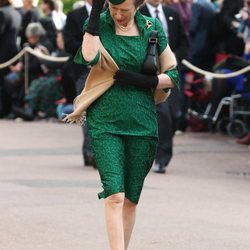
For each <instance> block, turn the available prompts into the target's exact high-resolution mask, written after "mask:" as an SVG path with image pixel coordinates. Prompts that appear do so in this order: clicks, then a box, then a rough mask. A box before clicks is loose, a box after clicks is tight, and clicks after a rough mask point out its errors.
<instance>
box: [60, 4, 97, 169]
mask: <svg viewBox="0 0 250 250" xmlns="http://www.w3.org/2000/svg"><path fill="white" fill-rule="evenodd" d="M91 8H92V0H86V2H85V4H84V6H83V7H80V8H78V9H75V10H72V11H70V12H69V13H68V15H67V19H66V24H65V27H64V31H63V36H64V43H65V50H66V52H68V53H69V54H70V55H71V57H70V59H69V61H68V62H67V64H66V65H65V68H64V73H63V86H64V92H65V95H66V99H67V102H68V103H73V100H74V98H75V97H76V95H79V94H80V93H81V91H82V89H83V86H84V83H85V80H86V78H87V75H88V73H89V68H88V67H87V66H85V65H80V64H75V63H74V62H73V57H74V56H75V54H76V52H77V50H78V49H79V48H80V46H81V45H82V37H83V33H82V28H83V24H84V22H85V20H86V19H87V18H88V17H89V14H90V12H91ZM83 133H84V142H83V146H82V154H83V159H84V164H85V166H94V167H95V161H94V158H93V153H92V150H91V148H90V143H89V136H88V131H87V127H86V126H83Z"/></svg>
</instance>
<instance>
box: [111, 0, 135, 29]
mask: <svg viewBox="0 0 250 250" xmlns="http://www.w3.org/2000/svg"><path fill="white" fill-rule="evenodd" d="M109 9H110V14H111V16H112V18H113V20H114V22H115V24H118V25H121V26H124V27H126V26H127V25H128V24H129V23H130V22H131V20H133V19H134V15H135V12H136V9H135V4H134V0H126V1H125V2H123V3H122V4H118V5H114V4H112V3H109Z"/></svg>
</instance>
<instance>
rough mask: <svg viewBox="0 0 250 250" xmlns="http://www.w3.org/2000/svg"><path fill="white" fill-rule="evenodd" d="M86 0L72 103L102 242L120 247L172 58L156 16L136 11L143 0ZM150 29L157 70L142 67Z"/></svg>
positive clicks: (174, 76) (172, 78)
mask: <svg viewBox="0 0 250 250" xmlns="http://www.w3.org/2000/svg"><path fill="white" fill-rule="evenodd" d="M104 2H105V1H104V0H93V7H92V10H91V14H90V18H89V19H88V20H87V21H86V22H85V24H84V26H83V32H84V35H83V42H82V47H81V48H80V49H79V50H78V53H77V54H76V56H75V61H76V62H78V63H83V64H88V65H92V69H91V71H90V74H89V76H88V79H87V81H86V84H85V88H84V90H83V92H82V93H81V94H80V95H79V96H78V97H77V98H76V101H75V110H74V112H73V113H72V114H69V115H68V116H66V118H65V120H66V121H69V122H74V121H78V120H79V119H81V118H82V113H83V112H85V111H86V118H87V126H88V129H89V134H90V138H91V145H92V149H93V153H94V157H95V160H96V165H97V169H98V171H99V174H100V178H101V182H102V185H103V192H101V193H99V198H104V199H105V200H104V203H105V216H106V224H107V231H108V238H109V244H110V248H111V249H113V250H124V249H127V248H128V245H129V241H130V237H131V234H132V230H133V226H134V223H135V217H136V216H135V215H136V207H137V204H138V202H139V198H140V194H141V191H142V187H143V183H144V179H145V177H146V176H147V174H148V172H149V171H150V168H151V166H152V163H153V160H154V157H155V152H156V146H157V119H156V108H155V101H156V102H159V101H160V100H161V101H163V100H165V99H166V97H167V96H168V95H169V92H170V91H169V89H171V88H173V87H174V86H175V85H178V71H177V69H176V59H175V57H174V55H173V53H172V51H171V49H170V47H169V45H168V42H167V40H166V36H165V32H164V31H163V29H162V26H161V24H160V22H159V21H158V20H157V19H155V18H151V17H146V16H143V15H142V14H141V13H140V12H139V11H138V8H139V6H140V5H141V4H143V2H144V1H143V0H110V1H108V8H107V9H106V10H105V11H104V12H103V13H101V12H102V9H103V5H104ZM153 30H157V31H158V53H159V59H160V72H161V73H160V74H158V75H156V74H152V75H146V74H144V73H142V71H143V64H144V61H145V58H147V48H148V45H149V37H150V34H151V33H152V31H153Z"/></svg>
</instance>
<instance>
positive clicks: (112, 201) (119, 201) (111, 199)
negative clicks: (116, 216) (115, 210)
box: [105, 193, 124, 206]
mask: <svg viewBox="0 0 250 250" xmlns="http://www.w3.org/2000/svg"><path fill="white" fill-rule="evenodd" d="M123 204H124V193H116V194H112V195H110V196H108V197H107V198H106V199H105V205H110V206H123Z"/></svg>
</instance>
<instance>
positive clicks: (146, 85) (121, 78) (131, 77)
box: [114, 70, 159, 89]
mask: <svg viewBox="0 0 250 250" xmlns="http://www.w3.org/2000/svg"><path fill="white" fill-rule="evenodd" d="M114 79H115V83H118V84H121V85H124V86H126V85H133V86H136V87H138V88H143V89H150V88H156V87H157V85H158V82H159V80H158V77H157V76H150V75H145V74H141V73H137V72H133V71H128V70H118V71H117V72H116V73H115V75H114Z"/></svg>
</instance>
